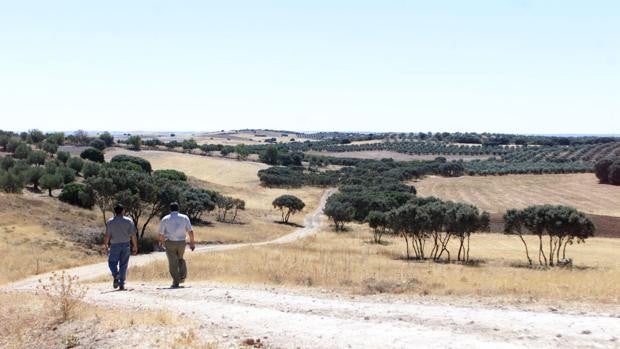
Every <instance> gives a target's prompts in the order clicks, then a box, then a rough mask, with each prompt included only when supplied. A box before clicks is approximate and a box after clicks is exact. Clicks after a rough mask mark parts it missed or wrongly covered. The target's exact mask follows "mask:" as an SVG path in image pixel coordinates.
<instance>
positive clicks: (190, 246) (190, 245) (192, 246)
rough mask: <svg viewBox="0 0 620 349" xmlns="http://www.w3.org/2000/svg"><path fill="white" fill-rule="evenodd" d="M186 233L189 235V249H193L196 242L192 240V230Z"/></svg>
mask: <svg viewBox="0 0 620 349" xmlns="http://www.w3.org/2000/svg"><path fill="white" fill-rule="evenodd" d="M187 235H189V249H190V250H192V251H193V250H194V249H195V248H196V244H195V242H194V231H193V230H190V231H188V232H187Z"/></svg>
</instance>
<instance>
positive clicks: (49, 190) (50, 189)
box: [47, 188, 52, 197]
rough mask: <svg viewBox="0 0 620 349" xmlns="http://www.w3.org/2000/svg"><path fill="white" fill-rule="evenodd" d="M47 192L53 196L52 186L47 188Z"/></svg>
mask: <svg viewBox="0 0 620 349" xmlns="http://www.w3.org/2000/svg"><path fill="white" fill-rule="evenodd" d="M47 193H48V195H49V196H50V197H51V196H52V188H47Z"/></svg>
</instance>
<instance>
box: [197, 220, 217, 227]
mask: <svg viewBox="0 0 620 349" xmlns="http://www.w3.org/2000/svg"><path fill="white" fill-rule="evenodd" d="M192 225H195V226H197V227H213V226H214V224H213V222H211V221H206V220H202V219H199V220H197V221H194V222H192Z"/></svg>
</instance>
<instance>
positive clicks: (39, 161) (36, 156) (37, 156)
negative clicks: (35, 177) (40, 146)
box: [28, 150, 46, 166]
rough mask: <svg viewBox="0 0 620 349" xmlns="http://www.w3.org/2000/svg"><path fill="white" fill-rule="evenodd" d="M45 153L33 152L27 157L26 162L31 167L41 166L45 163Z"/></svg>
mask: <svg viewBox="0 0 620 349" xmlns="http://www.w3.org/2000/svg"><path fill="white" fill-rule="evenodd" d="M45 156H46V154H45V152H44V151H41V150H35V151H33V152H31V153H30V154H29V155H28V162H29V163H31V164H33V165H37V166H40V165H43V164H44V163H45Z"/></svg>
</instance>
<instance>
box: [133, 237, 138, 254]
mask: <svg viewBox="0 0 620 349" xmlns="http://www.w3.org/2000/svg"><path fill="white" fill-rule="evenodd" d="M131 254H132V255H134V256H135V255H137V254H138V238H136V234H131Z"/></svg>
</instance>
